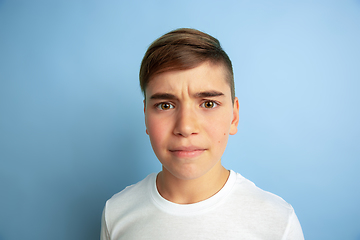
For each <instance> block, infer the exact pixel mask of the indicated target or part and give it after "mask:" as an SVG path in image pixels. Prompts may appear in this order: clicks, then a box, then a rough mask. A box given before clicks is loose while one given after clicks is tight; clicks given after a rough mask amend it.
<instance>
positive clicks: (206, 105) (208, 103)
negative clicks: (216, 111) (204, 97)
mask: <svg viewBox="0 0 360 240" xmlns="http://www.w3.org/2000/svg"><path fill="white" fill-rule="evenodd" d="M218 105H219V104H218V103H216V102H214V101H205V102H203V103H202V104H201V107H203V108H214V107H216V106H218Z"/></svg>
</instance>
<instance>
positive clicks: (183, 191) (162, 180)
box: [156, 163, 230, 204]
mask: <svg viewBox="0 0 360 240" xmlns="http://www.w3.org/2000/svg"><path fill="white" fill-rule="evenodd" d="M229 175H230V172H229V171H228V170H226V169H225V168H224V167H223V166H222V165H221V163H219V166H215V167H214V168H213V169H211V170H210V171H209V172H208V173H206V174H205V175H203V176H201V177H199V178H196V179H185V180H184V179H179V178H176V177H175V176H174V175H172V174H171V173H170V172H169V171H167V170H166V169H165V168H164V167H163V171H161V172H160V173H159V174H158V176H157V179H156V185H157V189H158V191H159V193H160V195H161V196H162V197H163V198H165V199H167V200H169V201H170V202H174V203H178V204H191V203H196V202H200V201H203V200H205V199H208V198H210V197H211V196H213V195H215V194H216V193H217V192H218V191H220V190H221V189H222V188H223V186H224V185H225V183H226V181H227V179H228V177H229Z"/></svg>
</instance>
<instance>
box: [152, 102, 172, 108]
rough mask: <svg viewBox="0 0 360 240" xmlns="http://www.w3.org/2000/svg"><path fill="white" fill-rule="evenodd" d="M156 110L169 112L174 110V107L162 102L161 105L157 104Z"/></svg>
mask: <svg viewBox="0 0 360 240" xmlns="http://www.w3.org/2000/svg"><path fill="white" fill-rule="evenodd" d="M156 108H158V109H159V110H169V109H172V108H174V105H172V104H171V103H167V102H163V103H159V104H157V105H156Z"/></svg>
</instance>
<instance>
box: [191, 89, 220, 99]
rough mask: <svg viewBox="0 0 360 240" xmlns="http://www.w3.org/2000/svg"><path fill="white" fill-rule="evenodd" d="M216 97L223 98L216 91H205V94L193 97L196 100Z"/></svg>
mask: <svg viewBox="0 0 360 240" xmlns="http://www.w3.org/2000/svg"><path fill="white" fill-rule="evenodd" d="M218 96H224V94H223V93H222V92H218V91H205V92H199V93H196V94H195V97H198V98H206V97H218Z"/></svg>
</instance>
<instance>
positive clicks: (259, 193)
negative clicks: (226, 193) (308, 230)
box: [233, 173, 294, 218]
mask: <svg viewBox="0 0 360 240" xmlns="http://www.w3.org/2000/svg"><path fill="white" fill-rule="evenodd" d="M234 188H235V189H234V191H233V194H234V197H235V198H236V199H238V200H239V199H241V202H243V203H246V205H247V206H252V207H253V208H254V209H258V210H261V211H262V212H268V213H269V214H270V213H276V215H278V216H282V217H284V218H288V217H289V216H290V215H291V214H292V213H293V211H294V210H293V208H292V206H291V205H290V204H289V203H287V202H286V201H285V200H284V199H282V198H281V197H279V196H277V195H276V194H273V193H271V192H268V191H265V190H263V189H261V188H259V187H257V186H256V185H255V184H254V183H253V182H252V181H250V180H248V179H246V178H244V177H243V176H242V175H241V174H239V173H237V174H236V183H235V184H234Z"/></svg>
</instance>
